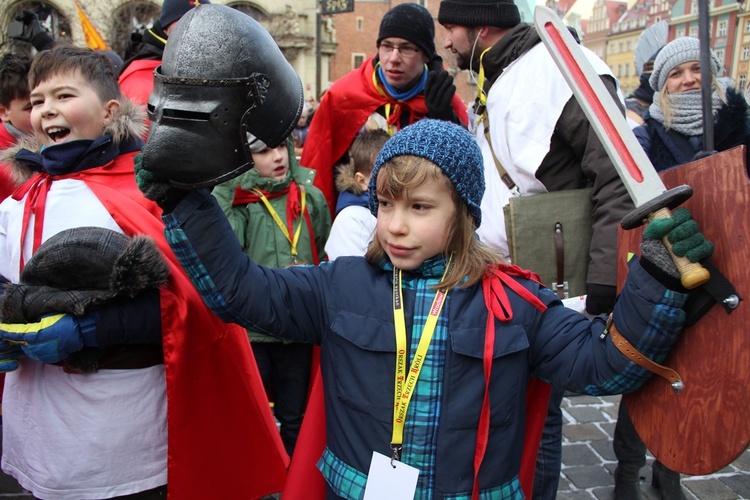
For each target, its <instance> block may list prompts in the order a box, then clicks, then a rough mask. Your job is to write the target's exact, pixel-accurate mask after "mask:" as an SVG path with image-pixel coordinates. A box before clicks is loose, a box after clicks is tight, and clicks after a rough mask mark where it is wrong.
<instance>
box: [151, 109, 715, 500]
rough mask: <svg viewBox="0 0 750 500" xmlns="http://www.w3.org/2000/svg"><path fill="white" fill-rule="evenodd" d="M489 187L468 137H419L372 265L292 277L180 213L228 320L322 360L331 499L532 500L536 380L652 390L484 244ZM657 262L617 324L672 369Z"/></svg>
mask: <svg viewBox="0 0 750 500" xmlns="http://www.w3.org/2000/svg"><path fill="white" fill-rule="evenodd" d="M143 174H151V173H150V172H144V171H140V172H139V177H140V185H141V188H142V189H144V191H149V189H148V188H149V186H148V185H147V184H148V182H147V181H149V180H150V181H151V182H153V178H152V177H151V178H150V179H149V177H150V176H148V175H146V176H145V177H144V175H143ZM482 175H483V174H482V156H481V152H480V150H479V148H478V146H477V144H476V143H475V142H474V139H473V138H472V136H471V135H470V134H469V133H468V132H467V131H466V130H464V129H463V128H461V127H460V126H457V125H454V124H451V123H449V122H444V121H437V120H422V121H420V122H418V123H416V124H414V125H411V126H408V127H406V128H404V129H403V130H402V131H400V132H399V133H397V134H396V135H394V136H393V137H392V138H391V139H389V141H388V142H387V143H386V145H385V147H384V148H383V149H382V151H381V153H380V155H379V156H378V159H377V160H376V163H375V167H374V169H373V173H372V177H371V181H370V190H371V200H372V201H371V206H370V209H371V211H372V212H373V214H375V215H376V216H377V229H376V237H375V238H374V241H373V242H372V244H371V246H370V247H369V249H368V251H367V255H366V256H365V257H364V258H363V257H341V258H339V259H336V261H334V262H330V263H323V264H321V265H320V266H306V267H292V268H286V269H269V268H265V267H262V266H258V265H257V264H255V263H254V262H253V261H252V260H250V258H249V257H248V256H247V255H245V253H244V252H242V249H241V248H240V247H239V245H238V244H237V241H236V238H235V236H234V233H233V232H232V229H231V227H230V226H229V224H228V223H227V221H226V218H225V216H224V213H223V212H222V210H221V209H220V208H219V207H218V206H217V204H216V202H215V201H214V200H213V199H212V197H211V196H210V195H209V193H208V192H206V191H205V190H196V191H191V192H189V193H188V194H187V195H185V196H184V197H183V198H182V199H181V201H179V202H178V203H177V204H176V205H175V204H174V202H175V198H174V197H173V196H167V198H169V200H170V201H169V202H168V203H169V205H168V204H167V203H164V206H165V207H167V208H168V209H171V210H172V211H171V213H168V214H165V215H164V220H165V222H166V227H167V239H168V240H169V242H170V244H171V245H172V248H173V249H174V251H175V253H176V254H177V256H178V258H179V259H180V261H181V263H182V265H183V267H184V268H185V269H186V270H187V272H188V273H189V274H190V276H191V279H192V280H193V282H194V283H195V285H196V287H197V288H198V289H199V291H200V292H201V294H202V295H203V297H204V300H205V301H206V302H207V304H209V306H210V307H211V308H212V309H213V310H214V312H215V313H216V314H217V315H219V316H220V317H221V318H222V319H223V320H224V321H226V322H235V323H239V324H241V325H242V326H244V327H246V328H250V329H253V330H255V331H263V332H266V333H268V334H270V335H275V336H278V337H282V338H284V339H288V340H290V341H303V342H310V343H314V344H319V345H321V359H320V366H321V372H322V378H323V387H324V389H323V391H324V404H325V417H326V433H325V438H326V439H325V448H324V449H322V450H321V452H320V453H319V454H318V455H317V456H316V460H317V468H318V470H319V471H320V473H321V474H322V477H323V478H325V484H326V486H325V488H326V492H325V495H326V497H327V498H352V499H358V498H368V497H369V498H417V499H430V498H435V499H438V498H440V499H442V498H451V499H469V498H477V496H478V495H480V494H481V497H482V498H523V497H524V491H525V492H526V493H527V494H528V493H529V486H530V484H531V482H530V474H529V472H531V473H532V474H533V470H534V461H535V454H536V448H535V446H536V445H537V444H538V434H539V432H540V431H541V425H542V424H543V421H544V416H545V414H546V408H547V402H546V400H545V394H546V392H545V390H546V389H545V384H544V383H542V382H539V381H540V380H544V381H547V382H549V383H552V384H554V385H556V386H559V387H564V388H566V389H569V390H572V391H575V392H587V393H589V394H594V395H602V394H616V393H621V392H627V391H631V390H634V389H636V388H637V387H638V386H639V385H641V384H642V383H643V382H644V381H645V380H646V378H648V372H646V371H645V370H644V369H643V368H641V367H639V366H638V365H636V364H634V363H632V362H630V361H629V359H628V358H627V357H625V356H624V355H622V354H621V353H620V352H619V351H618V350H617V348H616V347H615V345H614V342H612V341H611V340H610V339H609V338H608V336H607V335H603V333H605V323H604V322H603V321H601V320H594V321H589V320H588V319H586V318H585V317H584V316H582V315H580V314H578V313H576V312H574V311H572V310H570V309H568V308H566V307H562V305H561V303H560V301H559V300H558V299H557V297H556V296H555V295H554V294H553V293H552V292H551V291H550V290H548V289H547V288H546V287H544V286H543V285H542V284H540V283H539V282H538V281H537V280H536V276H535V275H534V274H533V273H531V272H528V271H524V270H521V269H519V268H516V267H513V266H509V265H506V264H505V263H503V262H502V261H501V259H500V257H499V256H498V254H497V253H496V252H495V251H494V250H492V249H491V248H489V247H487V246H485V245H483V244H482V243H481V242H480V241H479V240H478V239H477V238H476V236H475V234H474V233H475V230H476V228H477V227H478V226H479V224H481V221H482V213H481V211H480V208H479V207H480V202H481V199H482V195H483V192H484V181H483V177H482ZM485 216H496V214H485ZM652 226H653V225H652ZM652 226H649V230H648V234H649V235H650V236H654V235H656V236H660V234H659V233H660V232H661V233H665V232H670V230H671V234H673V235H674V233H676V231H674V230H672V228H673V227H674V224H672V223H671V220H670V221H668V222H667V224H666V225H665V227H662V228H659V229H657V228H654V227H652ZM693 234H695V233H693ZM705 246H710V245H705ZM700 248H703V247H700ZM700 248H699V253H700ZM661 250H663V246H662V247H661V248H658V246H657V247H656V250H654V249H653V247H649V251H648V252H647V251H646V250H644V251H643V254H644V255H643V257H642V258H641V259H640V260H639V259H637V258H634V259H633V260H632V262H631V263H630V272H629V277H628V282H627V284H626V286H625V287H624V289H623V291H622V294H621V295H620V299H619V300H618V302H617V305H616V307H615V311H614V323H613V325H615V326H616V328H617V329H619V332H620V333H621V335H622V336H624V337H625V338H627V340H628V341H629V342H630V343H631V344H633V345H638V347H639V348H640V349H641V350H642V351H643V352H644V354H646V355H647V356H649V357H657V356H656V355H655V354H654V353H660V354H659V355H658V357H659V358H661V357H663V356H664V355H665V354H664V353H666V352H667V351H668V350H669V348H670V346H671V345H672V344H673V343H674V342H675V340H676V339H677V336H678V334H679V332H680V331H681V329H682V325H683V320H684V316H685V314H684V312H683V310H682V307H683V305H684V303H685V298H686V295H685V294H684V293H681V291H679V290H677V289H675V288H674V287H676V286H677V285H674V283H675V281H676V280H675V278H674V276H675V273H676V269H674V268H673V267H671V263H666V262H665V261H664V260H663V259H661V258H659V257H660V256H661V255H660V254H659V252H660V251H661ZM657 255H658V256H657ZM704 255H705V252H704ZM665 284H667V285H669V286H670V287H673V289H669V288H667V287H666V286H665ZM622 318H627V321H624V320H623V319H622ZM609 328H610V331H612V329H613V328H614V327H613V326H610V327H609ZM659 360H660V359H657V361H659ZM227 362H231V361H230V360H227ZM537 410H538V411H537ZM534 417H537V418H534ZM527 421H528V423H527ZM303 432H304V430H303ZM296 457H297V453H295V459H296ZM292 469H294V464H292ZM249 473H252V471H249ZM321 483H322V482H321ZM386 495H388V496H386ZM314 497H315V495H314V492H313V491H312V490H308V491H307V498H314ZM285 498H286V496H285ZM289 498H292V497H291V496H290V497H289Z"/></svg>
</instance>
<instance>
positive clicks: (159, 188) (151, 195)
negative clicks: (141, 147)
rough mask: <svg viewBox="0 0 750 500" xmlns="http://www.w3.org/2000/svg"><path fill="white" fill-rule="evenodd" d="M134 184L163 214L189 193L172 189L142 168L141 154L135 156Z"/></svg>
mask: <svg viewBox="0 0 750 500" xmlns="http://www.w3.org/2000/svg"><path fill="white" fill-rule="evenodd" d="M134 163H135V182H136V184H137V185H138V189H140V190H141V192H142V193H143V195H144V196H145V197H146V198H148V199H149V200H152V201H155V202H156V204H157V205H159V206H160V207H161V209H162V211H163V212H164V213H165V214H168V213H171V212H172V210H174V209H175V207H176V206H177V205H178V204H179V203H180V202H181V201H182V199H183V198H184V197H185V196H187V194H188V192H189V191H185V190H182V189H177V188H174V187H172V186H171V185H170V184H169V183H168V182H167V180H166V179H163V178H161V177H159V176H158V175H156V174H155V173H153V172H151V171H150V170H146V169H145V168H143V153H138V154H137V155H135V160H134Z"/></svg>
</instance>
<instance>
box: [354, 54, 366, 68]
mask: <svg viewBox="0 0 750 500" xmlns="http://www.w3.org/2000/svg"><path fill="white" fill-rule="evenodd" d="M363 62H365V55H364V54H352V69H357V68H359V67H360V66H362V63H363Z"/></svg>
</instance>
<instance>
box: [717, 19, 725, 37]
mask: <svg viewBox="0 0 750 500" xmlns="http://www.w3.org/2000/svg"><path fill="white" fill-rule="evenodd" d="M716 36H717V37H722V36H727V21H719V24H717V25H716Z"/></svg>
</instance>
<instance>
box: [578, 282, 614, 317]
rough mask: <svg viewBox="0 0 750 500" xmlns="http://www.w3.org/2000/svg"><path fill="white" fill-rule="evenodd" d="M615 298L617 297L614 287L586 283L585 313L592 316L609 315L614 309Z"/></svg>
mask: <svg viewBox="0 0 750 500" xmlns="http://www.w3.org/2000/svg"><path fill="white" fill-rule="evenodd" d="M615 297H617V287H616V286H613V285H600V284H598V283H587V284H586V312H588V313H589V314H593V315H597V314H609V313H611V312H612V309H614V308H615Z"/></svg>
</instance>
